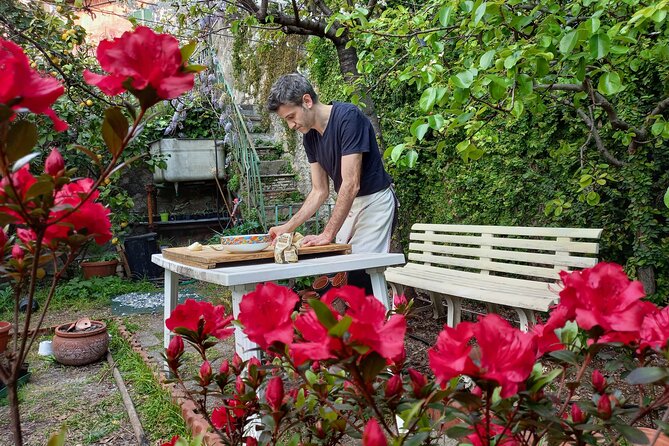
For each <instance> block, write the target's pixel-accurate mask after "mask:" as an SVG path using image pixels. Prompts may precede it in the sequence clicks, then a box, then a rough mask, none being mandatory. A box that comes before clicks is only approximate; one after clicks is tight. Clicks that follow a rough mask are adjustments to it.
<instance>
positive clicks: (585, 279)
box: [559, 262, 657, 344]
mask: <svg viewBox="0 0 669 446" xmlns="http://www.w3.org/2000/svg"><path fill="white" fill-rule="evenodd" d="M560 277H561V278H562V282H563V283H564V286H565V288H564V289H563V290H562V291H561V292H560V303H559V306H564V307H566V311H567V314H568V315H569V316H568V317H569V319H570V320H572V319H576V323H577V324H578V326H579V327H581V328H583V329H585V330H590V329H592V328H594V327H596V326H598V327H601V328H602V329H603V330H604V332H605V333H604V336H602V337H601V338H600V339H598V341H597V342H614V341H619V342H624V343H626V344H629V343H631V342H633V341H636V340H638V337H639V330H640V329H641V324H642V322H643V319H644V317H645V316H646V315H647V314H649V313H652V312H654V311H655V310H656V309H657V307H656V306H655V305H653V304H652V303H650V302H645V301H642V300H641V299H642V298H643V297H644V296H645V293H644V290H643V285H642V284H641V282H639V281H636V280H635V281H630V280H629V278H628V277H627V275H626V274H625V272H624V271H623V268H622V266H620V265H617V264H615V263H605V262H603V263H599V264H597V265H596V266H594V267H593V268H588V269H584V270H582V271H574V272H571V273H568V272H565V271H562V272H560Z"/></svg>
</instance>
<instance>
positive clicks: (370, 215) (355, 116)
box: [268, 74, 396, 292]
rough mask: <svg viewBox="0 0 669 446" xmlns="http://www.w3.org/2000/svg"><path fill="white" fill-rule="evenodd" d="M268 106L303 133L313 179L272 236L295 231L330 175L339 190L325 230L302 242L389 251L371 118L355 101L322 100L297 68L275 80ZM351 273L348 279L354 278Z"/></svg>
mask: <svg viewBox="0 0 669 446" xmlns="http://www.w3.org/2000/svg"><path fill="white" fill-rule="evenodd" d="M268 108H269V110H270V111H272V112H276V113H277V114H278V115H279V116H280V117H281V118H282V119H283V120H285V121H286V123H287V124H288V126H289V127H290V128H291V129H293V130H297V131H299V132H300V133H302V134H303V135H304V137H303V142H304V147H305V150H306V152H307V159H308V160H309V163H310V166H311V185H312V187H311V191H310V192H309V194H308V195H307V198H306V199H305V201H304V203H303V204H302V207H301V208H300V210H299V211H297V213H295V215H294V216H293V217H292V218H291V219H290V220H289V221H288V222H286V223H284V224H283V225H280V226H275V227H272V228H270V230H269V233H270V235H271V237H272V238H273V239H274V238H276V237H277V236H279V235H281V234H283V233H285V232H292V231H294V230H295V229H296V228H297V227H298V226H300V225H301V224H302V223H304V222H305V221H307V220H308V219H309V218H311V217H312V216H313V215H314V214H315V213H316V211H317V210H318V208H319V207H320V206H321V205H322V204H323V203H324V202H325V200H326V199H327V198H328V195H329V180H328V177H329V178H331V179H332V181H333V183H334V189H335V191H336V192H337V199H336V202H335V207H334V210H333V212H332V215H331V216H330V219H329V221H328V222H327V224H326V225H325V228H324V229H323V232H321V233H320V234H316V235H307V236H306V237H305V238H304V241H303V244H302V246H319V245H327V244H328V243H330V242H332V241H333V240H335V241H336V242H337V243H350V244H351V245H352V251H353V252H354V253H356V252H388V251H389V249H390V236H391V232H392V226H393V219H394V217H395V202H396V200H395V196H394V193H393V191H392V189H391V188H390V184H391V179H390V176H389V175H388V173H386V171H385V169H384V167H383V162H382V160H381V155H380V154H379V148H378V146H377V144H376V138H375V135H374V129H373V128H372V124H371V122H369V119H367V117H366V116H365V115H364V114H363V113H362V112H361V111H360V109H358V108H357V107H356V106H355V105H353V104H347V103H342V102H335V103H333V104H332V105H327V104H322V103H320V102H319V101H318V95H317V94H316V92H315V91H314V89H313V87H312V86H311V84H310V83H309V81H307V79H306V78H305V77H304V76H302V75H300V74H287V75H285V76H282V77H281V78H279V79H278V80H277V81H276V82H275V83H274V85H273V86H272V89H271V90H270V93H269V98H268ZM354 276H355V275H354V274H351V279H350V280H349V283H354V282H358V281H357V280H355V278H354ZM365 276H366V275H365ZM362 280H365V279H362ZM366 281H367V282H368V277H367V280H366ZM354 284H358V285H359V286H362V285H368V284H367V283H360V282H358V283H354ZM366 288H369V287H366ZM369 291H370V290H369V289H368V292H369Z"/></svg>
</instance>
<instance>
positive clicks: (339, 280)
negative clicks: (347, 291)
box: [331, 272, 348, 288]
mask: <svg viewBox="0 0 669 446" xmlns="http://www.w3.org/2000/svg"><path fill="white" fill-rule="evenodd" d="M331 281H332V286H333V287H335V288H339V287H342V286H344V285H346V284H347V283H348V274H346V273H345V272H340V273H337V274H335V275H334V277H333V278H332V279H331Z"/></svg>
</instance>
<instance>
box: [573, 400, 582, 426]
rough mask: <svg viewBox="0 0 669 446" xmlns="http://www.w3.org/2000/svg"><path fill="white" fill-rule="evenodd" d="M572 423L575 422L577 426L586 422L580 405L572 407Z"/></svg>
mask: <svg viewBox="0 0 669 446" xmlns="http://www.w3.org/2000/svg"><path fill="white" fill-rule="evenodd" d="M571 421H573V422H574V423H575V424H581V423H583V422H584V421H585V417H584V416H583V412H582V411H581V408H580V407H578V404H576V403H574V404H572V405H571Z"/></svg>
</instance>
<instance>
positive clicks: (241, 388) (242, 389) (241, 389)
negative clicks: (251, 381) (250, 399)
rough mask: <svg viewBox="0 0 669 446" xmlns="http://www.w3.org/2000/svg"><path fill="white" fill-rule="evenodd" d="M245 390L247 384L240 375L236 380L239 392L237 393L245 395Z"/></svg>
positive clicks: (236, 387)
mask: <svg viewBox="0 0 669 446" xmlns="http://www.w3.org/2000/svg"><path fill="white" fill-rule="evenodd" d="M245 391H246V384H244V380H243V379H242V377H241V376H238V377H237V379H236V380H235V392H237V395H244V392H245Z"/></svg>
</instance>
